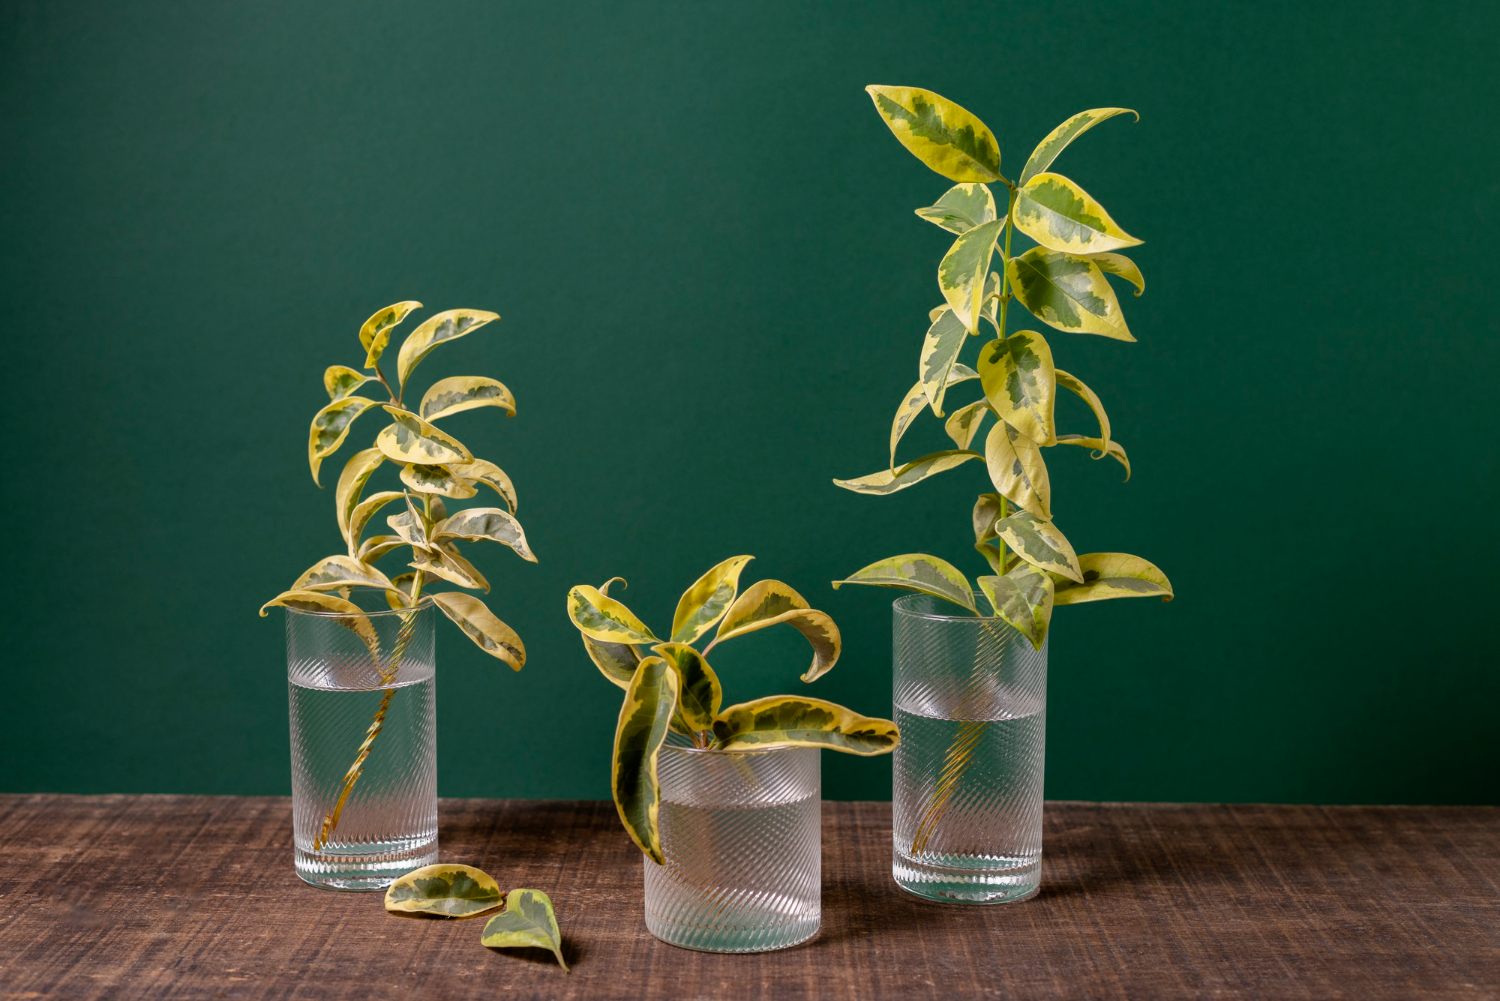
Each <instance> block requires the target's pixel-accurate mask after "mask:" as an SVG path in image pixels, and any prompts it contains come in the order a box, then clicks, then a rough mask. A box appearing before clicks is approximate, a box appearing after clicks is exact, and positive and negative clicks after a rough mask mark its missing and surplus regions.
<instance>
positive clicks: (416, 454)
mask: <svg viewBox="0 0 1500 1001" xmlns="http://www.w3.org/2000/svg"><path fill="white" fill-rule="evenodd" d="M382 406H383V407H384V409H385V411H386V412H387V413H389V414H390V415H391V418H392V421H393V423H391V424H389V425H387V426H386V428H385V429H384V430H383V431H381V432H380V434H378V435H376V436H375V447H376V448H379V449H380V450H381V451H382V452H384V453H385V455H386V457H387V458H390V459H394V460H396V461H397V462H399V463H401V464H403V465H405V464H406V463H414V464H416V465H427V466H438V465H447V464H448V463H450V462H473V461H474V456H473V455H471V454H470V453H469V450H468V449H467V448H465V447H464V446H463V443H462V442H461V441H459V440H458V439H457V438H455V437H453V436H452V435H450V434H448V433H447V432H446V431H442V430H440V429H438V428H437V427H436V426H435V425H432V424H429V423H427V422H426V421H424V420H423V419H422V418H420V417H418V416H417V415H416V414H414V413H412V412H411V411H409V410H401V409H399V408H398V407H393V406H390V405H388V404H383V405H382Z"/></svg>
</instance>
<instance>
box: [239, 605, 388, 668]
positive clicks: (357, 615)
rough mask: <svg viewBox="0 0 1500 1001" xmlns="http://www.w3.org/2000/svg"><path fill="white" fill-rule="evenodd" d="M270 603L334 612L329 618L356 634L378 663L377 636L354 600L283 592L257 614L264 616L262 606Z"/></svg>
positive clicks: (305, 609) (264, 609)
mask: <svg viewBox="0 0 1500 1001" xmlns="http://www.w3.org/2000/svg"><path fill="white" fill-rule="evenodd" d="M273 605H280V606H281V607H283V608H295V609H296V610H297V611H299V612H317V613H327V612H332V613H335V618H334V619H333V621H334V622H336V623H338V624H339V625H341V626H343V627H344V628H345V629H348V630H349V631H350V632H352V633H354V635H356V636H358V637H359V638H360V640H361V641H362V642H363V643H364V645H365V648H366V649H368V650H369V651H370V656H372V657H374V658H375V662H376V663H377V664H378V663H380V637H379V636H378V635H377V634H376V632H375V627H374V626H373V625H371V624H370V620H369V617H368V616H366V615H365V613H364V610H363V609H361V608H360V607H359V606H358V605H356V604H355V603H354V602H352V601H349V600H347V599H345V598H340V597H339V596H338V595H336V594H324V593H323V592H322V591H283V592H281V593H280V594H278V595H277V596H276V597H274V598H272V599H271V600H270V601H268V602H266V603H265V604H264V605H262V606H261V607H260V617H261V618H265V617H266V609H268V608H270V607H272V606H273Z"/></svg>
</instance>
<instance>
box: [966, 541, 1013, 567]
mask: <svg viewBox="0 0 1500 1001" xmlns="http://www.w3.org/2000/svg"><path fill="white" fill-rule="evenodd" d="M974 551H975V552H976V553H978V554H979V555H980V556H983V557H984V561H985V562H986V563H988V564H989V565H990V569H991V570H993V571H995V573H997V574H1003V573H1005V564H1006V563H1007V562H1009V561H1008V560H1007V558H1006V557H1004V556H1002V555H1001V554H1000V547H999V546H998V545H996V544H995V543H994V542H993V541H991V542H976V543H974Z"/></svg>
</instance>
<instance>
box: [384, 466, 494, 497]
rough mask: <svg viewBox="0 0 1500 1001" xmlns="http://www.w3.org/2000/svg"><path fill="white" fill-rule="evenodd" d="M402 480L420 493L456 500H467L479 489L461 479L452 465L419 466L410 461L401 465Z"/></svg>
mask: <svg viewBox="0 0 1500 1001" xmlns="http://www.w3.org/2000/svg"><path fill="white" fill-rule="evenodd" d="M401 482H402V483H405V484H406V485H407V486H408V487H411V489H412V490H413V491H415V492H416V493H419V494H438V495H440V496H443V497H452V498H453V499H454V500H467V499H468V498H470V497H473V496H474V495H475V494H476V493H478V492H479V491H477V490H475V489H474V487H473V485H472V484H470V483H468V482H466V481H465V480H463V479H460V478H459V477H458V476H457V475H455V474H454V472H453V469H452V467H450V466H419V465H416V464H415V463H408V464H407V465H405V466H402V467H401Z"/></svg>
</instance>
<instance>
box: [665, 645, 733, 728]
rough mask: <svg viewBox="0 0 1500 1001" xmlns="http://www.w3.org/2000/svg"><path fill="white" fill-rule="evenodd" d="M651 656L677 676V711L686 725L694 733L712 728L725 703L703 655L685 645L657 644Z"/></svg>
mask: <svg viewBox="0 0 1500 1001" xmlns="http://www.w3.org/2000/svg"><path fill="white" fill-rule="evenodd" d="M651 652H652V653H654V654H656V655H657V656H658V657H661V658H662V659H663V660H665V661H666V662H667V663H668V664H670V665H672V669H673V670H675V671H676V672H677V677H678V680H679V682H680V684H679V686H678V688H679V692H680V694H679V695H678V699H677V708H678V711H679V712H681V713H682V718H683V720H684V721H685V722H686V723H687V725H688V726H689V727H691V728H692V729H694V730H707V729H708V728H709V727H711V726H713V725H714V717H715V716H717V715H719V707H720V706H721V705H722V704H723V702H724V689H723V687H722V686H721V685H720V684H719V676H718V675H717V674H715V673H714V669H713V668H711V667H709V666H708V661H707V660H705V659H704V657H703V655H702V654H701V653H699V652H698V651H697V650H694V649H693V648H692V647H691V646H689V645H688V644H686V643H658V644H657V645H656V646H654V647H652V648H651Z"/></svg>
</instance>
